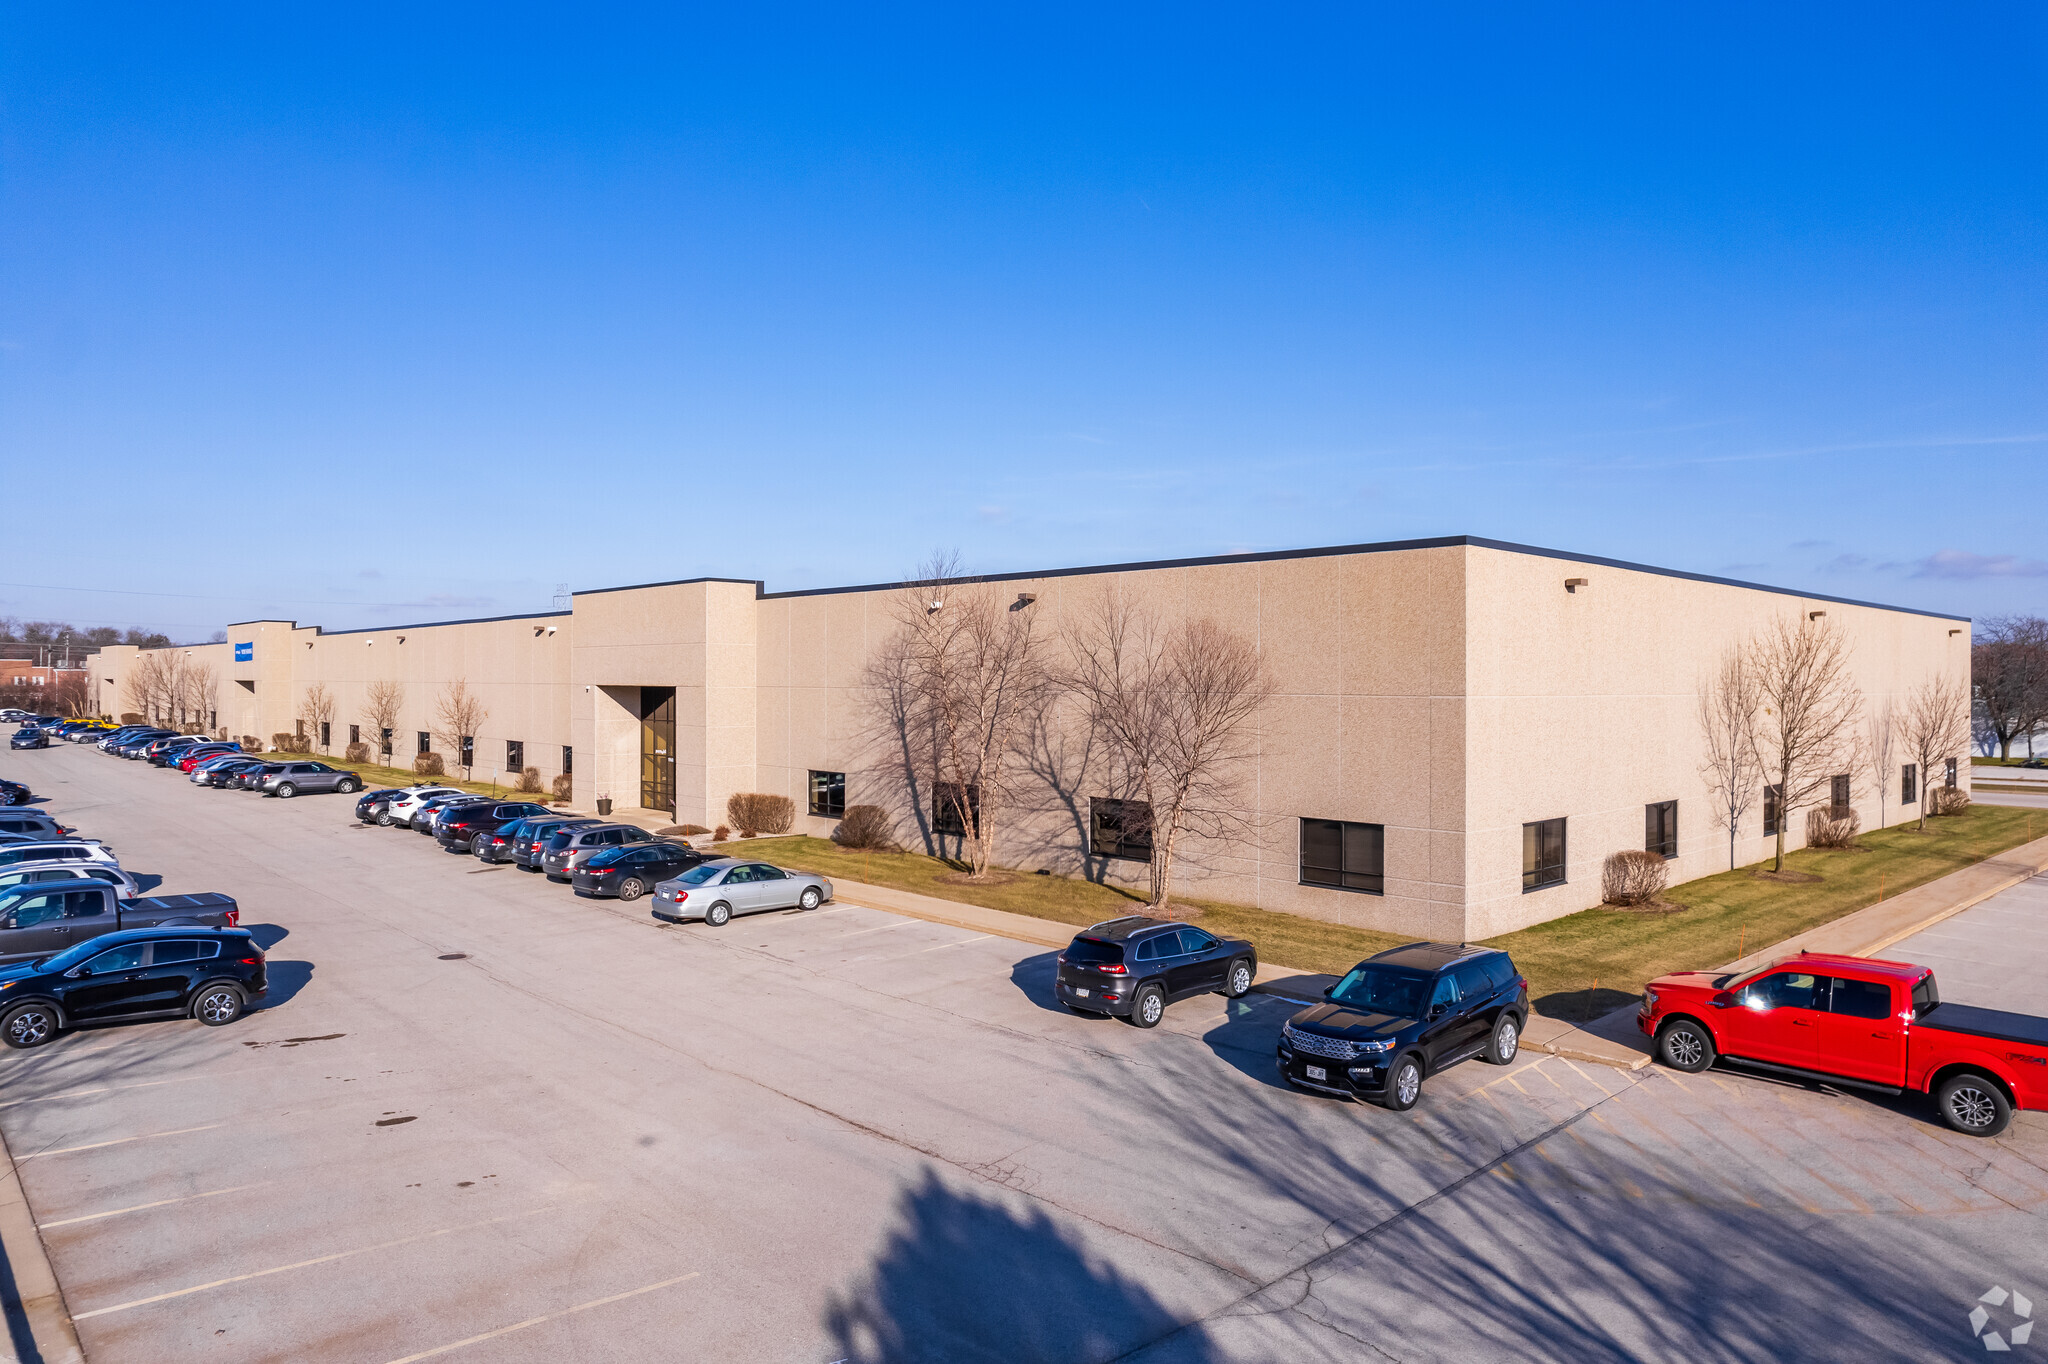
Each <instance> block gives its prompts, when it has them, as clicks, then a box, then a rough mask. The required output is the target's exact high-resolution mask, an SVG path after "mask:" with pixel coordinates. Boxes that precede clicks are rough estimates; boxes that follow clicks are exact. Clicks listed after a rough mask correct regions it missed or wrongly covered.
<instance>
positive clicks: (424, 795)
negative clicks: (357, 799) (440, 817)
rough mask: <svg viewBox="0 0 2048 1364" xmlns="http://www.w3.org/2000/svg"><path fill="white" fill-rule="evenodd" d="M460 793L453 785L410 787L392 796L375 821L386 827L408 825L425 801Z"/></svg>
mask: <svg viewBox="0 0 2048 1364" xmlns="http://www.w3.org/2000/svg"><path fill="white" fill-rule="evenodd" d="M462 794H463V792H462V791H461V790H460V789H458V788H456V787H453V786H414V787H410V788H408V789H406V790H404V791H401V792H399V793H397V794H396V795H394V796H392V798H391V803H390V805H388V806H386V807H385V810H384V813H383V814H382V815H380V816H378V818H377V822H378V823H379V824H381V825H383V826H385V827H386V828H389V827H391V826H392V825H394V824H404V825H408V826H410V825H411V823H412V817H413V813H414V812H415V811H417V810H418V809H419V808H420V806H421V805H423V804H425V803H426V802H427V801H430V800H432V799H434V798H435V797H436V796H459V795H462Z"/></svg>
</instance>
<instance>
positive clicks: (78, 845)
mask: <svg viewBox="0 0 2048 1364" xmlns="http://www.w3.org/2000/svg"><path fill="white" fill-rule="evenodd" d="M30 862H81V863H105V864H106V865H108V866H110V867H111V866H119V865H120V863H119V862H118V861H117V860H116V859H115V857H114V850H113V849H112V848H110V847H108V846H107V845H106V844H104V843H101V842H99V841H97V840H95V839H85V838H48V839H42V840H40V841H31V842H20V843H16V842H9V843H6V844H0V870H5V869H6V868H8V867H19V866H24V865H26V864H28V863H30Z"/></svg>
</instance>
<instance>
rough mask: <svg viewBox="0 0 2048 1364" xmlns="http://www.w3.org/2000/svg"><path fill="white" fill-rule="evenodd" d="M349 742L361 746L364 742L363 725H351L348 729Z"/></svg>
mask: <svg viewBox="0 0 2048 1364" xmlns="http://www.w3.org/2000/svg"><path fill="white" fill-rule="evenodd" d="M348 741H349V742H350V743H352V744H359V743H361V742H362V741H363V727H362V726H361V725H350V726H349V727H348Z"/></svg>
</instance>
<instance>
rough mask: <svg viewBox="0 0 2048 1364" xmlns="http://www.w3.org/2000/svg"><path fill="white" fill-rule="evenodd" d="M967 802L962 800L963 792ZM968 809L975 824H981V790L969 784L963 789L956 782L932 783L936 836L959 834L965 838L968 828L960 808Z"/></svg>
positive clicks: (933, 827)
mask: <svg viewBox="0 0 2048 1364" xmlns="http://www.w3.org/2000/svg"><path fill="white" fill-rule="evenodd" d="M963 791H964V792H965V800H964V802H963V800H962V792H963ZM963 803H964V804H965V805H966V807H967V813H968V814H969V815H971V816H973V818H974V822H975V824H977V825H979V824H980V823H981V788H980V787H979V786H976V785H974V784H973V783H971V782H970V783H969V784H968V785H967V786H966V787H964V788H963V787H962V786H961V785H960V783H959V782H956V781H935V782H933V783H932V832H933V833H935V834H957V835H958V836H960V837H962V838H965V837H966V836H967V828H966V826H965V825H964V824H963V823H962V821H961V819H960V807H961V805H962V804H963Z"/></svg>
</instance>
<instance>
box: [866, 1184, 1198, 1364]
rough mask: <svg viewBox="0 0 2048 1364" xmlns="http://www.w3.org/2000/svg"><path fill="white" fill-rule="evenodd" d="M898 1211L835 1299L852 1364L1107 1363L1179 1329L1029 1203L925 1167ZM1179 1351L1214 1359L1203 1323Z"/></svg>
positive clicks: (1193, 1362)
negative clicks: (871, 1255) (954, 1184)
mask: <svg viewBox="0 0 2048 1364" xmlns="http://www.w3.org/2000/svg"><path fill="white" fill-rule="evenodd" d="M1013 1204H1014V1205H1015V1206H1013ZM896 1214H897V1226H896V1228H895V1230H893V1231H892V1232H890V1234H889V1237H888V1239H887V1241H885V1242H884V1243H883V1245H882V1248H881V1252H880V1253H879V1254H878V1255H877V1256H876V1257H875V1262H874V1264H873V1266H872V1267H871V1268H870V1269H869V1270H868V1271H867V1272H866V1274H865V1275H864V1276H862V1279H861V1280H860V1281H859V1282H857V1283H855V1284H854V1285H853V1286H852V1287H850V1288H849V1289H847V1290H846V1291H845V1292H844V1293H835V1294H833V1295H832V1296H831V1298H830V1299H828V1300H827V1303H826V1307H825V1328H826V1330H828V1331H830V1332H831V1334H832V1338H833V1340H834V1342H835V1343H836V1346H835V1348H836V1353H837V1355H838V1356H839V1358H840V1359H841V1360H843V1361H844V1364H969V1362H970V1361H981V1360H986V1361H990V1362H991V1364H997V1362H1000V1364H1033V1362H1034V1361H1046V1364H1071V1361H1075V1360H1106V1359H1114V1358H1116V1357H1117V1356H1118V1355H1119V1354H1121V1353H1122V1352H1123V1351H1124V1350H1127V1349H1129V1348H1130V1347H1131V1346H1132V1345H1133V1344H1136V1343H1139V1342H1142V1341H1147V1340H1154V1339H1157V1338H1159V1337H1160V1336H1162V1335H1165V1334H1167V1333H1169V1332H1172V1331H1174V1330H1175V1329H1176V1327H1178V1326H1179V1325H1180V1323H1179V1322H1177V1321H1176V1320H1175V1318H1174V1316H1173V1314H1171V1313H1169V1312H1168V1311H1167V1310H1166V1309H1165V1308H1164V1307H1163V1306H1161V1305H1160V1303H1159V1302H1158V1300H1157V1299H1155V1298H1154V1297H1153V1296H1152V1294H1151V1293H1150V1292H1149V1291H1148V1290H1147V1289H1146V1288H1145V1287H1144V1286H1143V1285H1142V1284H1140V1283H1138V1282H1136V1281H1135V1280H1133V1279H1128V1278H1126V1277H1125V1276H1124V1275H1123V1274H1122V1273H1121V1272H1120V1271H1119V1270H1118V1269H1117V1268H1116V1266H1114V1265H1112V1264H1108V1263H1106V1262H1104V1261H1102V1260H1100V1259H1098V1258H1096V1257H1095V1256H1094V1255H1092V1254H1091V1253H1090V1252H1089V1251H1088V1250H1087V1248H1086V1247H1084V1246H1083V1245H1082V1244H1081V1243H1080V1242H1079V1241H1078V1239H1076V1237H1075V1236H1074V1235H1073V1234H1072V1233H1070V1232H1069V1231H1067V1230H1066V1229H1065V1228H1064V1227H1062V1226H1060V1225H1059V1224H1058V1223H1056V1222H1054V1221H1053V1219H1052V1218H1051V1217H1050V1216H1049V1215H1048V1214H1047V1213H1046V1212H1045V1210H1044V1209H1043V1208H1040V1207H1036V1206H1033V1205H1031V1204H1029V1203H1028V1202H1026V1201H1025V1200H1022V1199H1005V1198H1001V1197H998V1196H994V1195H989V1196H984V1195H983V1194H981V1193H980V1192H978V1191H975V1190H967V1191H960V1190H956V1189H953V1188H951V1187H949V1186H948V1185H947V1184H946V1183H945V1182H944V1181H943V1180H942V1179H941V1178H940V1177H939V1175H938V1173H937V1172H936V1171H934V1170H932V1169H931V1168H930V1167H926V1169H925V1171H924V1177H923V1179H922V1181H921V1182H920V1183H918V1184H917V1185H915V1186H913V1187H910V1188H906V1189H905V1190H904V1191H903V1193H902V1194H901V1195H900V1196H899V1198H898V1200H897V1208H896ZM1175 1346H1176V1353H1175V1357H1176V1358H1177V1359H1180V1360H1185V1361H1189V1364H1201V1362H1204V1361H1211V1360H1214V1359H1215V1358H1216V1356H1215V1355H1214V1353H1213V1352H1212V1351H1210V1350H1209V1349H1208V1348H1207V1346H1206V1344H1205V1343H1204V1337H1203V1334H1202V1332H1201V1328H1200V1327H1199V1326H1194V1327H1189V1328H1186V1330H1185V1331H1184V1332H1183V1333H1182V1334H1180V1335H1178V1336H1177V1337H1176V1339H1175Z"/></svg>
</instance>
